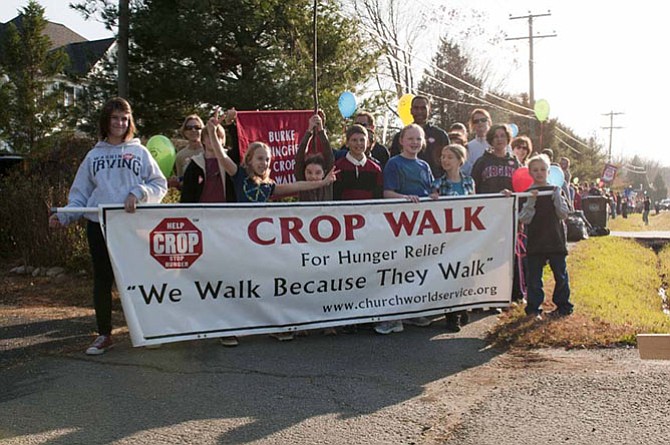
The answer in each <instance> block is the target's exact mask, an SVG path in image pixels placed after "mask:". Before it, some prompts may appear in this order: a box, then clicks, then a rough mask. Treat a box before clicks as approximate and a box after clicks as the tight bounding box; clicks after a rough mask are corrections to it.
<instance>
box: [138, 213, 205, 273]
mask: <svg viewBox="0 0 670 445" xmlns="http://www.w3.org/2000/svg"><path fill="white" fill-rule="evenodd" d="M149 242H150V249H151V256H152V257H154V258H155V259H156V261H158V262H159V263H161V264H162V265H163V267H164V268H166V269H188V268H189V267H191V265H192V264H193V263H195V261H196V260H197V259H198V258H200V255H202V232H200V229H198V228H197V227H196V226H195V225H194V224H193V223H192V222H191V220H189V219H188V218H165V219H164V220H163V221H161V222H160V223H159V224H158V225H157V226H156V227H155V228H154V229H153V230H152V231H151V233H150V235H149Z"/></svg>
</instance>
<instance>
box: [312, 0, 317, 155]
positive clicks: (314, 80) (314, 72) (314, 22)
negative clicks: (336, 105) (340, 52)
mask: <svg viewBox="0 0 670 445" xmlns="http://www.w3.org/2000/svg"><path fill="white" fill-rule="evenodd" d="M317 4H318V0H314V11H313V17H312V26H313V29H312V33H313V35H314V55H313V58H312V86H313V90H314V114H317V113H318V112H319V85H318V81H317V61H318V51H317ZM310 130H311V128H310ZM316 140H317V135H316V132H314V133H313V134H312V144H313V146H314V153H317V150H318V147H317V143H316Z"/></svg>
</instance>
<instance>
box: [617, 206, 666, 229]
mask: <svg viewBox="0 0 670 445" xmlns="http://www.w3.org/2000/svg"><path fill="white" fill-rule="evenodd" d="M607 226H608V227H609V229H610V230H614V231H617V232H645V231H655V230H659V231H666V230H668V231H670V211H665V210H664V211H662V212H660V213H659V214H658V215H656V214H655V213H654V212H653V211H652V212H651V213H649V225H648V226H645V225H644V223H643V222H642V214H641V213H631V214H629V215H628V218H626V219H624V218H623V217H621V216H617V217H616V218H615V219H610V220H609V223H608V225H607Z"/></svg>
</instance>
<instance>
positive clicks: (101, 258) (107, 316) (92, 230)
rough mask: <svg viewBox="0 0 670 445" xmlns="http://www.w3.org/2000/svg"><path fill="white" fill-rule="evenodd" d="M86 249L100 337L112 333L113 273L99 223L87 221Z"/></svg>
mask: <svg viewBox="0 0 670 445" xmlns="http://www.w3.org/2000/svg"><path fill="white" fill-rule="evenodd" d="M86 236H87V238H88V249H89V251H90V252H91V259H92V260H93V307H95V320H96V322H97V324H98V333H99V334H100V335H109V334H111V333H112V284H114V272H113V271H112V263H111V262H110V261H109V253H107V244H105V239H104V238H103V236H102V228H101V227H100V224H99V223H96V222H92V221H89V222H88V224H87V225H86Z"/></svg>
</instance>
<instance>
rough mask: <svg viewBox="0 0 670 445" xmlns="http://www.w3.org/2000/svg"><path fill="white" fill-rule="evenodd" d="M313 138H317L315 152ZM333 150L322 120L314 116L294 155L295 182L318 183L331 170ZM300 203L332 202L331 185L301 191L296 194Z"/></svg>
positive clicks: (318, 116)
mask: <svg viewBox="0 0 670 445" xmlns="http://www.w3.org/2000/svg"><path fill="white" fill-rule="evenodd" d="M313 137H318V142H319V144H317V151H316V152H314V150H312V151H311V152H310V148H312V147H313ZM334 157H335V156H334V153H333V149H332V148H331V146H330V142H329V141H328V137H327V136H326V132H325V130H324V128H323V118H322V117H321V116H320V115H319V114H315V115H314V116H312V117H311V118H310V119H309V130H307V132H306V133H305V136H304V137H303V138H302V141H300V145H299V146H298V151H297V152H296V154H295V179H296V180H297V181H320V180H322V179H323V178H324V176H326V172H327V171H329V170H330V169H331V168H333V164H334V162H335V159H334ZM298 199H299V200H300V201H307V202H312V201H332V200H333V187H332V184H331V185H329V186H326V187H322V188H317V189H313V190H307V191H302V192H300V193H299V194H298Z"/></svg>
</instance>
